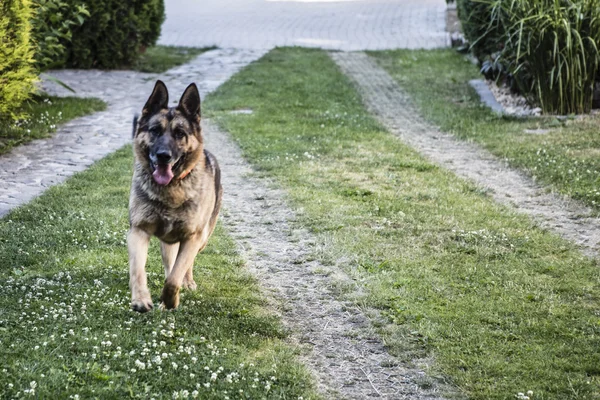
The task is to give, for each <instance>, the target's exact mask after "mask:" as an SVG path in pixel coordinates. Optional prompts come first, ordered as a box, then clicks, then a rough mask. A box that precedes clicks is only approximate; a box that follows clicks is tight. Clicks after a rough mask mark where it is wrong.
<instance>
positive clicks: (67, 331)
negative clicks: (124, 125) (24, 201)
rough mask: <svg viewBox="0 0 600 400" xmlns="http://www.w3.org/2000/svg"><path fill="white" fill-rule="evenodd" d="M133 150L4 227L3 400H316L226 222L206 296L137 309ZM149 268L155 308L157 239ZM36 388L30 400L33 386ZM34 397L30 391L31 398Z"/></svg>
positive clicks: (207, 266) (209, 253)
mask: <svg viewBox="0 0 600 400" xmlns="http://www.w3.org/2000/svg"><path fill="white" fill-rule="evenodd" d="M131 152H132V151H131V148H130V147H126V148H124V149H122V150H120V151H118V152H116V153H114V154H112V155H110V156H108V157H107V158H105V159H103V160H101V161H99V162H98V163H96V164H94V165H93V166H92V167H91V168H90V169H89V170H87V171H85V172H84V173H81V174H77V175H75V176H74V177H72V178H71V179H69V180H68V181H67V182H66V184H64V185H60V186H57V187H52V188H50V189H49V190H48V191H47V192H46V193H45V194H44V195H43V196H41V197H40V198H38V199H36V200H34V201H33V202H32V203H30V204H28V205H26V206H24V207H21V208H18V209H16V210H14V211H13V212H11V213H10V214H9V215H7V216H6V217H5V218H3V219H1V220H0V266H1V267H0V276H1V278H0V359H1V360H2V366H1V367H0V368H2V374H0V398H19V397H27V396H28V395H31V394H33V395H35V396H38V397H39V398H71V397H70V396H76V395H78V396H79V398H81V399H83V398H101V399H123V398H143V399H150V398H156V399H172V398H182V399H183V398H188V397H189V398H196V397H197V398H201V399H225V398H230V399H248V398H253V399H257V398H273V399H297V398H299V397H301V396H302V397H304V398H305V399H306V398H313V397H314V393H313V391H312V386H311V382H310V379H309V377H308V375H307V373H306V371H305V370H304V368H303V367H302V366H300V365H299V364H297V363H296V362H295V361H294V359H295V355H296V354H295V350H294V349H292V348H290V347H288V346H287V345H285V344H283V343H282V338H284V337H285V335H286V332H285V331H284V329H283V328H282V326H281V324H280V323H279V321H278V320H277V319H276V318H275V317H273V316H272V315H271V314H269V313H268V312H266V311H265V306H266V304H265V301H264V299H263V298H261V296H260V294H259V292H260V291H259V288H258V287H257V282H256V281H255V279H254V278H253V277H251V276H250V275H249V274H248V273H247V272H246V271H245V270H244V262H243V260H241V259H240V258H239V256H238V254H237V253H236V252H235V250H234V249H235V245H234V243H233V242H232V241H231V239H230V238H229V237H228V236H227V235H226V234H225V233H224V231H223V230H222V229H221V227H220V226H219V227H218V228H217V230H216V232H215V234H214V235H213V237H212V238H211V240H210V241H209V245H208V247H207V248H206V249H205V251H204V252H203V253H202V254H200V255H199V256H198V257H197V260H196V268H195V279H196V282H197V283H198V290H197V291H195V292H189V291H184V292H183V293H182V303H181V304H182V305H181V307H180V309H178V310H176V311H174V312H161V311H158V310H155V311H153V312H149V313H147V314H138V313H135V312H133V311H130V309H129V308H130V307H129V302H130V295H129V290H128V281H129V277H128V259H127V250H126V244H125V242H126V239H125V236H126V231H127V228H128V216H127V204H128V192H129V186H130V180H131V174H132V168H131V166H132V157H131ZM152 243H153V244H152V246H151V251H150V256H149V261H148V271H149V276H148V281H149V287H150V290H151V292H152V294H153V297H154V302H155V304H158V296H159V295H160V290H161V287H162V283H163V280H164V277H163V272H162V265H161V262H160V255H159V250H158V245H157V242H156V241H154V240H153V242H152ZM32 389H33V392H31V390H32ZM27 391H28V392H27Z"/></svg>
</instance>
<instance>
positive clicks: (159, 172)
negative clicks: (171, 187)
mask: <svg viewBox="0 0 600 400" xmlns="http://www.w3.org/2000/svg"><path fill="white" fill-rule="evenodd" d="M152 177H153V178H154V181H155V182H156V183H158V184H159V185H168V184H169V182H171V179H173V171H171V164H166V165H164V164H159V165H157V166H156V169H155V170H154V172H153V173H152Z"/></svg>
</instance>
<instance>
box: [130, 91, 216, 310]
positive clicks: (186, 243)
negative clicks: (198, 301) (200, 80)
mask: <svg viewBox="0 0 600 400" xmlns="http://www.w3.org/2000/svg"><path fill="white" fill-rule="evenodd" d="M168 102H169V95H168V92H167V88H166V86H165V84H164V83H163V82H161V81H157V82H156V85H155V87H154V90H153V92H152V94H151V95H150V98H149V99H148V101H147V102H146V105H145V106H144V109H143V111H142V115H141V116H140V118H139V120H138V121H137V123H135V122H134V137H133V148H134V155H135V168H134V173H133V182H132V185H131V195H130V199H129V222H130V229H129V233H128V235H127V246H128V250H129V266H130V271H129V272H130V280H129V285H130V288H131V307H132V308H133V309H134V310H136V311H139V312H146V311H148V310H150V309H152V307H153V304H152V298H151V296H150V291H149V290H148V286H147V281H146V271H145V264H146V259H147V256H148V244H149V242H150V238H151V237H152V236H156V237H157V238H158V239H159V240H160V250H161V254H162V261H163V265H164V268H165V284H164V287H163V290H162V295H161V298H160V300H161V306H162V307H165V308H167V309H172V308H176V307H177V306H178V305H179V291H180V289H181V287H182V286H183V287H184V288H187V289H192V290H193V289H195V288H196V283H195V282H194V276H193V265H194V259H195V257H196V255H197V254H198V252H200V251H201V250H202V249H203V248H204V247H205V246H206V243H207V241H208V238H209V237H210V235H211V234H212V232H213V230H214V228H215V224H216V222H217V217H218V215H219V209H220V207H221V197H222V194H223V189H222V187H221V182H220V181H221V172H220V169H219V166H218V164H217V160H216V159H215V157H214V156H213V155H212V154H211V153H209V152H208V151H206V150H205V149H204V146H203V141H202V129H201V127H200V96H199V93H198V88H197V87H196V85H195V84H191V85H190V86H188V87H187V89H186V90H185V92H184V93H183V95H182V97H181V100H180V101H179V104H178V105H177V106H176V107H172V108H169V106H168V104H169V103H168Z"/></svg>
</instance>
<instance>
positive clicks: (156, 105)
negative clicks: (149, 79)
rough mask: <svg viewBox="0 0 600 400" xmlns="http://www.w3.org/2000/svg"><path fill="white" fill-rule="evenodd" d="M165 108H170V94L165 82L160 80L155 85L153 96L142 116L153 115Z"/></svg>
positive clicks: (149, 99)
mask: <svg viewBox="0 0 600 400" xmlns="http://www.w3.org/2000/svg"><path fill="white" fill-rule="evenodd" d="M164 108H169V92H168V91H167V87H166V86H165V84H164V83H163V81H160V80H158V81H156V85H154V90H153V91H152V94H151V95H150V97H149V98H148V101H147V102H146V105H145V106H144V110H143V111H142V114H143V115H152V114H155V113H156V112H158V111H160V110H162V109H164Z"/></svg>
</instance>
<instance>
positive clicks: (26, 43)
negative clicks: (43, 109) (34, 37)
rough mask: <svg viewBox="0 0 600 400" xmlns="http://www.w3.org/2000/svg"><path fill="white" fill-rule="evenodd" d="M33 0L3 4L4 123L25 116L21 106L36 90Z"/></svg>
mask: <svg viewBox="0 0 600 400" xmlns="http://www.w3.org/2000/svg"><path fill="white" fill-rule="evenodd" d="M32 14H33V11H32V7H31V2H30V1H29V0H3V1H2V2H1V3H0V120H16V119H18V118H20V117H22V115H23V113H22V110H20V107H21V105H22V104H23V103H24V102H25V101H26V100H27V99H28V98H30V97H31V95H32V94H33V93H34V91H35V86H34V83H35V81H36V80H37V74H36V71H35V68H34V48H33V46H32V43H31V24H30V22H29V21H30V19H31V17H32Z"/></svg>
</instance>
